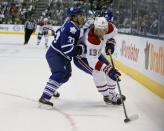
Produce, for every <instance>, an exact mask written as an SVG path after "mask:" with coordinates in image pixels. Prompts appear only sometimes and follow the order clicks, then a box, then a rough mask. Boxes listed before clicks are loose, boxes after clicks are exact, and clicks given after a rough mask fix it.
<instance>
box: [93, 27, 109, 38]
mask: <svg viewBox="0 0 164 131" xmlns="http://www.w3.org/2000/svg"><path fill="white" fill-rule="evenodd" d="M94 33H95V34H96V35H97V36H98V37H99V38H102V37H103V36H104V35H105V34H106V33H107V29H99V28H96V29H95V31H94Z"/></svg>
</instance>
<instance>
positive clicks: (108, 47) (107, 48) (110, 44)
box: [105, 38, 116, 55]
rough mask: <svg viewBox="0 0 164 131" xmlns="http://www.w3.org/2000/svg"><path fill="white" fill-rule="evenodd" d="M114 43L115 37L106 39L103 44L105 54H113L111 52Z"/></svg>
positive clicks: (113, 48)
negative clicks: (104, 44)
mask: <svg viewBox="0 0 164 131" xmlns="http://www.w3.org/2000/svg"><path fill="white" fill-rule="evenodd" d="M115 45H116V41H115V39H113V38H110V39H108V41H107V42H106V46H105V53H106V55H109V53H111V54H113V52H114V50H115Z"/></svg>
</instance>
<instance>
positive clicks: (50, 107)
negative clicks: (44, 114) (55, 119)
mask: <svg viewBox="0 0 164 131" xmlns="http://www.w3.org/2000/svg"><path fill="white" fill-rule="evenodd" d="M38 108H40V109H45V110H52V109H53V106H50V105H47V104H42V103H39V104H38Z"/></svg>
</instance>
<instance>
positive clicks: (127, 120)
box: [124, 114, 139, 123]
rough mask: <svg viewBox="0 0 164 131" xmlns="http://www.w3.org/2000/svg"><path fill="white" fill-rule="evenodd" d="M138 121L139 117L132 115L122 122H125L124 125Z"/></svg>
mask: <svg viewBox="0 0 164 131" xmlns="http://www.w3.org/2000/svg"><path fill="white" fill-rule="evenodd" d="M138 119H139V115H137V114H134V115H132V116H130V117H128V118H126V119H124V122H125V123H128V122H131V121H136V120H138Z"/></svg>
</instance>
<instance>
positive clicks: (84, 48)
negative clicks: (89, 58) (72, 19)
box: [77, 44, 87, 55]
mask: <svg viewBox="0 0 164 131" xmlns="http://www.w3.org/2000/svg"><path fill="white" fill-rule="evenodd" d="M77 47H78V49H79V51H78V55H83V54H86V53H87V46H86V45H85V44H78V45H77Z"/></svg>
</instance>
